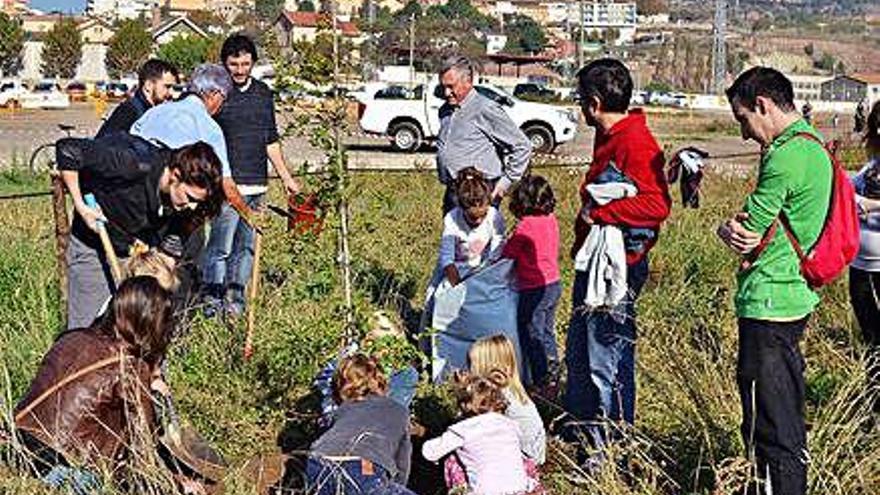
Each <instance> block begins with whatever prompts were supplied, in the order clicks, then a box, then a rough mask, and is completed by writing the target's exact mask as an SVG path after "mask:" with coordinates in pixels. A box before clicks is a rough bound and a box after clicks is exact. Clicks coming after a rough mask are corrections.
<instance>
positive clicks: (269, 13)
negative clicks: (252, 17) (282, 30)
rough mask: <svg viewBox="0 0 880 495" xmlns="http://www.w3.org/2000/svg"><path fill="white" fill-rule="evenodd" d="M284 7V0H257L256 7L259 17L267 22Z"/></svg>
mask: <svg viewBox="0 0 880 495" xmlns="http://www.w3.org/2000/svg"><path fill="white" fill-rule="evenodd" d="M283 8H284V0H256V2H255V3H254V9H255V10H256V12H257V17H258V18H259V19H260V20H262V21H266V22H272V21H274V20H275V18H276V17H278V14H280V13H281V10H282V9H283Z"/></svg>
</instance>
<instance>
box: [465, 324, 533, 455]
mask: <svg viewBox="0 0 880 495" xmlns="http://www.w3.org/2000/svg"><path fill="white" fill-rule="evenodd" d="M468 360H469V361H470V367H471V372H472V373H474V374H477V375H480V376H485V377H491V378H492V379H493V380H494V381H495V382H496V383H498V384H499V385H500V386H501V392H502V394H503V395H504V398H505V399H506V400H507V403H508V406H507V408H506V409H505V411H504V415H505V416H507V417H508V418H510V419H512V420H513V421H515V422H516V424H517V427H518V430H519V440H520V448H521V449H522V451H523V453H524V454H525V455H526V457H528V458H529V459H532V460H533V461H534V462H535V463H536V464H539V465H540V464H543V463H544V460H545V459H546V451H547V434H546V432H545V431H544V423H543V422H542V421H541V416H540V415H539V414H538V409H537V408H536V407H535V403H534V402H532V400H531V398H529V395H528V394H527V393H526V390H525V387H523V384H522V382H521V381H520V379H519V366H518V365H517V362H516V351H515V350H514V348H513V343H511V342H510V340H509V339H508V338H507V337H505V336H504V335H493V336H491V337H483V338H482V339H480V340H478V341H477V342H475V343H474V345H472V346H471V349H470V351H469V352H468Z"/></svg>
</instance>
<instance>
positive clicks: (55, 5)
mask: <svg viewBox="0 0 880 495" xmlns="http://www.w3.org/2000/svg"><path fill="white" fill-rule="evenodd" d="M28 5H29V6H30V7H31V8H34V9H39V10H42V11H45V12H52V11H53V10H59V11H61V12H65V13H78V12H82V11H83V9H85V7H86V0H29V1H28Z"/></svg>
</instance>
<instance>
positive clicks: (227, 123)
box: [202, 34, 300, 316]
mask: <svg viewBox="0 0 880 495" xmlns="http://www.w3.org/2000/svg"><path fill="white" fill-rule="evenodd" d="M220 59H221V60H222V62H223V65H224V66H225V67H226V70H227V71H228V72H229V75H230V76H231V77H232V82H233V83H234V84H235V88H234V89H233V90H232V92H231V93H230V94H229V97H228V99H227V100H226V102H225V104H224V105H223V108H222V110H221V111H220V113H219V114H217V116H216V117H215V119H216V120H217V123H219V124H220V128H221V129H222V130H223V136H224V138H225V140H226V149H227V152H228V155H229V165H230V168H231V169H232V177H233V179H235V183H236V184H237V187H238V191H239V192H240V193H241V196H242V198H243V199H244V201H245V203H246V204H247V205H248V206H249V207H250V208H251V209H252V210H260V209H261V208H262V205H263V200H264V197H265V195H266V192H267V191H268V166H267V161H271V162H272V165H273V167H274V168H275V171H276V172H277V173H278V176H279V177H280V178H281V180H282V182H283V183H284V187H285V189H286V190H287V192H288V193H289V194H294V193H296V192H298V191H299V188H300V186H299V183H298V182H297V181H296V180H295V179H293V177H291V175H290V172H288V170H287V166H286V164H285V163H284V156H283V155H282V153H281V143H280V142H279V136H278V130H277V128H276V125H275V101H274V98H273V95H272V90H270V89H269V87H268V86H266V85H265V84H264V83H263V82H261V81H257V80H256V79H254V78H252V77H251V70H252V69H253V67H254V63H255V62H256V60H257V49H256V47H255V46H254V43H253V41H251V40H250V39H249V38H247V37H246V36H244V35H241V34H236V35H232V36H230V37H229V38H228V39H227V40H226V41H225V42H224V43H223V47H222V49H221V51H220ZM253 240H254V239H253V229H252V227H251V226H250V225H249V223H248V222H247V221H246V220H244V219H242V218H241V216H240V215H239V213H238V212H237V211H235V209H233V208H232V207H230V206H229V205H228V204H224V205H223V208H222V209H221V212H220V214H219V215H218V216H217V218H216V219H215V220H214V221H213V223H212V224H211V236H210V238H209V239H208V244H207V247H206V248H205V256H204V262H203V267H202V282H203V283H204V294H205V302H206V306H205V308H206V309H205V312H206V314H208V315H209V316H212V315H215V314H218V313H219V312H220V311H221V310H224V311H225V312H226V314H227V315H232V316H236V315H239V314H241V313H242V312H243V311H244V303H245V299H244V288H245V285H246V283H247V280H248V279H249V277H250V272H251V266H252V264H253Z"/></svg>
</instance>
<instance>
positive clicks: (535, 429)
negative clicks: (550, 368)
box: [502, 387, 547, 465]
mask: <svg viewBox="0 0 880 495" xmlns="http://www.w3.org/2000/svg"><path fill="white" fill-rule="evenodd" d="M502 393H503V394H504V398H505V399H507V410H506V411H504V415H505V416H507V417H508V418H510V419H512V420H513V421H515V422H516V427H517V428H518V430H519V447H520V449H521V450H522V452H523V454H525V455H526V457H528V458H529V459H531V460H533V461H535V463H536V464H538V465H541V464H544V461H545V460H547V432H545V431H544V422H543V421H541V415H540V414H538V408H537V407H535V403H534V402H532V401H531V400H528V401H527V402H526V403H525V404H523V403H522V402H520V400H519V399H517V398H516V395H514V394H513V392H512V391H511V390H510V388H509V387H508V388H505V389H504V390H503V391H502Z"/></svg>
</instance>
